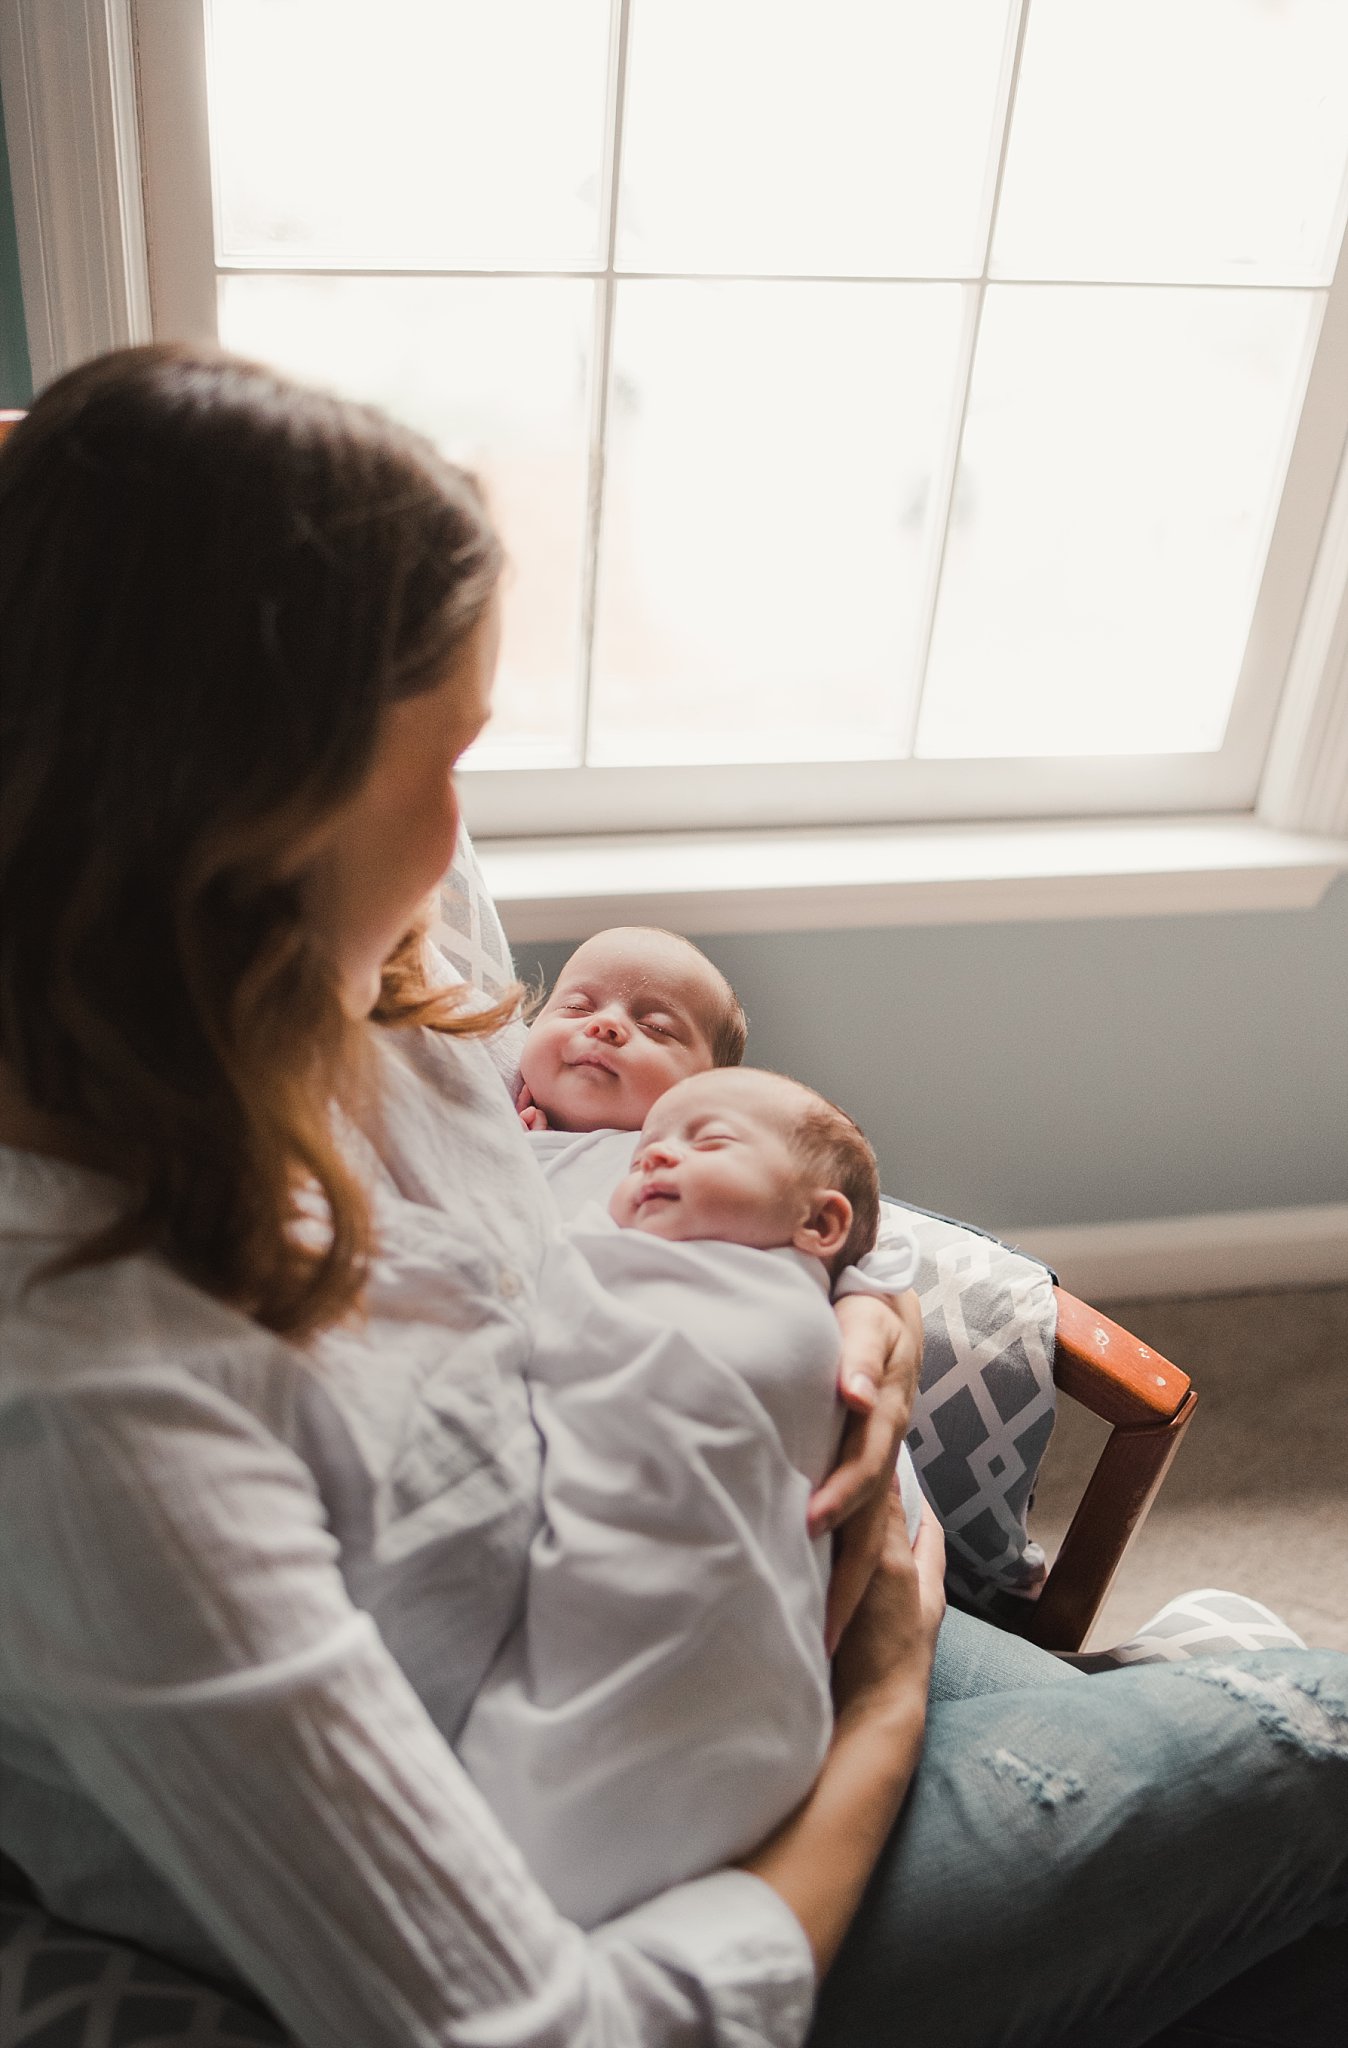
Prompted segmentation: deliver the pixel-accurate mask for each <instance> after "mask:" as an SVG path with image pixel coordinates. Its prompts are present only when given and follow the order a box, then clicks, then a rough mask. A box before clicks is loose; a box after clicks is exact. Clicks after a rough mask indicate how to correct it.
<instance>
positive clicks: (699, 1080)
mask: <svg viewBox="0 0 1348 2048" xmlns="http://www.w3.org/2000/svg"><path fill="white" fill-rule="evenodd" d="M811 1100H812V1098H811V1096H810V1092H809V1090H808V1089H807V1088H803V1087H802V1086H801V1084H800V1083H799V1082H798V1081H792V1080H789V1079H788V1078H787V1076H786V1075H785V1074H770V1073H767V1072H765V1071H764V1070H763V1069H762V1068H759V1067H714V1068H713V1069H712V1070H711V1072H710V1073H707V1074H695V1075H694V1076H692V1078H691V1079H689V1080H686V1081H680V1082H678V1083H677V1085H676V1086H675V1087H673V1088H671V1089H670V1090H669V1091H668V1093H667V1094H665V1095H663V1096H662V1097H661V1099H660V1102H659V1103H658V1104H657V1105H656V1109H655V1111H654V1112H652V1114H653V1116H654V1115H656V1114H658V1113H659V1112H660V1111H661V1110H662V1109H663V1110H665V1112H666V1114H680V1113H681V1114H684V1115H687V1116H697V1117H701V1116H716V1115H731V1116H734V1115H737V1114H738V1115H743V1116H748V1117H750V1118H752V1119H753V1120H754V1121H756V1122H759V1123H765V1124H769V1125H771V1126H772V1127H773V1128H774V1129H776V1130H778V1131H780V1132H781V1133H782V1134H783V1136H789V1135H790V1133H791V1132H792V1131H794V1130H795V1129H796V1128H797V1127H798V1125H799V1124H800V1121H801V1119H802V1117H803V1116H804V1115H805V1114H806V1112H807V1110H808V1109H809V1107H810V1103H811Z"/></svg>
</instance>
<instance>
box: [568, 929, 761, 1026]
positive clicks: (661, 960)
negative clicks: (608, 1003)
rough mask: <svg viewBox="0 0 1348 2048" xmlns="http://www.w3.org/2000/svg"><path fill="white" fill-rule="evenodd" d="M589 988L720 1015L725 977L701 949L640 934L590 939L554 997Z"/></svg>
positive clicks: (572, 960) (572, 961)
mask: <svg viewBox="0 0 1348 2048" xmlns="http://www.w3.org/2000/svg"><path fill="white" fill-rule="evenodd" d="M587 983H590V984H594V985H596V986H602V987H603V988H605V989H606V990H608V991H610V992H611V993H613V994H616V995H619V996H623V997H637V996H640V997H642V998H643V999H645V1000H647V1001H649V1000H650V999H651V998H652V997H656V998H659V997H663V998H665V999H667V1000H668V1001H670V1002H673V1003H677V1004H679V1005H680V1006H681V1007H683V1008H686V1009H692V1010H696V1011H697V1012H698V1013H699V1014H703V1013H706V1012H710V1011H714V1009H715V1007H716V1004H717V1002H718V1000H719V998H720V993H721V988H720V976H719V975H718V974H717V971H716V969H715V968H714V967H713V966H712V964H711V962H710V960H708V959H706V958H705V957H704V955H702V954H701V953H699V952H698V950H697V948H696V946H691V945H688V944H686V943H685V942H684V941H683V940H681V939H676V938H674V937H673V936H669V937H666V936H665V934H664V933H663V932H649V933H648V932H644V931H639V930H638V931H634V932H633V933H631V934H630V935H629V934H627V933H625V932H624V933H618V932H614V933H608V932H601V933H600V934H599V936H598V937H597V938H594V939H587V940H586V942H585V944H584V945H583V946H578V947H577V948H576V950H575V952H574V953H573V954H572V955H571V958H570V959H569V960H568V961H567V963H566V965H565V967H564V968H563V969H562V971H561V974H560V975H559V976H558V978H557V986H556V988H555V989H554V990H553V994H554V995H556V994H557V993H558V991H560V990H562V989H565V988H567V987H574V986H584V985H585V984H587Z"/></svg>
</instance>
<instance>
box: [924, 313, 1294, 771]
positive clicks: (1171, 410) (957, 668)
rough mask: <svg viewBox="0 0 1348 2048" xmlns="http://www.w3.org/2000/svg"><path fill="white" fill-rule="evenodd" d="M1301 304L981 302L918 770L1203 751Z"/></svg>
mask: <svg viewBox="0 0 1348 2048" xmlns="http://www.w3.org/2000/svg"><path fill="white" fill-rule="evenodd" d="M1319 303H1320V300H1319V295H1317V294H1312V293H1309V292H1238V291H1183V290H1166V289H1152V290H1148V289H1145V288H1141V289H1130V288H1128V287H1126V286H1119V287H1114V288H1109V287H1091V286H1076V287H1073V286H1045V287H1042V288H1036V287H1034V286H1027V285H1022V286H1014V285H1003V286H990V287H989V289H988V295H987V301H986V304H985V307H984V313H983V323H982V328H981V331H980V336H979V349H978V358H977V362H976V365H975V372H974V381H973V388H972V391H971V394H970V406H969V416H968V421H967V423H966V429H965V437H964V446H963V453H962V461H961V467H960V476H959V483H958V487H957V491H956V498H955V506H954V511H953V515H952V521H951V529H950V538H949V543H948V548H947V554H946V561H945V571H944V575H943V577H942V583H941V592H940V602H939V606H938V609H937V616H936V628H935V634H934V638H933V643H932V651H931V660H930V663H929V667H928V673H927V685H926V690H925V692H924V696H923V704H922V717H921V721H920V725H919V731H918V753H919V754H920V755H926V756H934V755H1017V754H1129V753H1159V752H1170V751H1174V752H1178V753H1184V752H1190V751H1199V750H1205V749H1211V748H1214V747H1217V746H1219V745H1220V743H1221V739H1222V734H1223V731H1224V730H1225V726H1226V719H1227V714H1228V712H1229V710H1230V707H1231V699H1232V695H1233V693H1234V690H1235V685H1236V680H1237V675H1238V671H1239V667H1240V662H1241V658H1242V655H1243V652H1244V647H1245V641H1246V636H1247V634H1248V632H1249V626H1250V615H1251V611H1252V608H1253V604H1254V598H1255V593H1256V586H1257V582H1258V578H1259V575H1260V572H1261V570H1262V568H1263V560H1264V555H1265V552H1266V550H1267V545H1268V534H1269V528H1270V524H1271V520H1272V513H1273V509H1274V505H1275V502H1276V498H1277V494H1278V492H1279V491H1280V490H1281V488H1282V479H1283V470H1284V467H1285V464H1286V459H1287V454H1288V450H1289V446H1290V439H1291V427H1292V416H1293V410H1294V407H1295V405H1296V404H1297V402H1298V401H1299V399H1300V395H1301V390H1302V384H1303V378H1304V365H1305V360H1306V356H1307V352H1308V351H1307V343H1308V338H1309V337H1308V329H1309V325H1310V322H1311V320H1312V318H1313V317H1315V316H1316V315H1317V314H1318V308H1319Z"/></svg>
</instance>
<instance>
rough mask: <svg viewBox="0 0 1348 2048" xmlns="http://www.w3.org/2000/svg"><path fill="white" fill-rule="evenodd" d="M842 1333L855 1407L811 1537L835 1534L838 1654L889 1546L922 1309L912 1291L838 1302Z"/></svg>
mask: <svg viewBox="0 0 1348 2048" xmlns="http://www.w3.org/2000/svg"><path fill="white" fill-rule="evenodd" d="M834 1314H835V1315H836V1316H837V1318H838V1322H839V1325H840V1327H841V1329H842V1338H843V1352H842V1360H841V1362H840V1365H839V1369H838V1389H839V1394H840V1396H841V1398H842V1400H843V1401H844V1402H845V1403H846V1404H847V1406H848V1407H849V1408H850V1409H851V1411H852V1412H851V1414H850V1415H849V1416H848V1419H847V1425H846V1428H845V1429H844V1431H843V1439H842V1444H841V1446H840V1448H839V1452H838V1462H837V1464H836V1465H835V1467H834V1469H833V1471H832V1472H831V1473H830V1474H829V1477H828V1478H827V1479H826V1480H825V1481H824V1483H823V1485H822V1486H821V1487H819V1488H817V1490H816V1492H815V1494H814V1496H813V1498H812V1500H811V1502H810V1533H811V1535H812V1536H819V1535H823V1534H826V1533H827V1532H828V1531H829V1530H835V1531H836V1532H837V1533H836V1535H835V1537H834V1553H833V1575H832V1578H831V1579H830V1581H829V1592H828V1614H827V1617H826V1622H825V1634H826V1636H827V1640H828V1646H829V1649H830V1651H831V1650H833V1649H835V1648H836V1646H837V1644H838V1642H839V1639H840V1638H841V1636H842V1632H843V1630H844V1629H845V1628H846V1626H847V1624H848V1622H849V1620H850V1619H851V1617H852V1615H853V1613H854V1612H855V1611H856V1607H857V1603H858V1601H859V1600H860V1599H861V1596H862V1594H863V1593H864V1592H865V1590H866V1587H867V1586H868V1585H869V1583H870V1580H871V1575H872V1574H873V1572H874V1571H875V1568H876V1565H877V1564H878V1562H879V1559H880V1553H881V1551H882V1549H883V1548H884V1542H885V1532H886V1529H887V1527H888V1518H889V1495H890V1492H891V1490H892V1484H893V1479H894V1466H895V1464H896V1462H897V1460H898V1455H899V1447H900V1445H901V1444H902V1443H903V1439H904V1436H905V1435H906V1433H907V1429H908V1418H909V1415H910V1414H911V1412H912V1406H913V1397H914V1395H915V1394H916V1392H917V1376H918V1372H919V1370H920V1368H921V1364H922V1311H921V1309H920V1308H919V1307H918V1302H917V1296H916V1295H915V1294H914V1293H913V1292H912V1290H911V1288H910V1289H909V1290H908V1291H907V1292H906V1293H904V1294H900V1295H896V1296H894V1297H892V1298H890V1299H885V1298H883V1297H881V1296H878V1295H869V1294H848V1295H844V1296H843V1298H842V1299H841V1300H840V1301H837V1302H835V1303H834Z"/></svg>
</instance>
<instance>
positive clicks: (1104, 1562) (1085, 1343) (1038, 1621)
mask: <svg viewBox="0 0 1348 2048" xmlns="http://www.w3.org/2000/svg"><path fill="white" fill-rule="evenodd" d="M1055 1293H1056V1296H1057V1303H1058V1335H1057V1348H1056V1350H1055V1352H1054V1361H1053V1377H1054V1379H1055V1380H1056V1381H1057V1384H1058V1386H1059V1388H1060V1389H1061V1391H1062V1392H1063V1393H1065V1394H1069V1395H1070V1396H1071V1397H1072V1399H1073V1400H1076V1401H1080V1402H1081V1404H1082V1406H1083V1407H1085V1408H1089V1409H1090V1411H1091V1413H1092V1414H1094V1415H1098V1416H1099V1417H1100V1418H1101V1420H1102V1421H1105V1422H1108V1423H1111V1424H1112V1425H1113V1428H1112V1431H1111V1434H1110V1437H1109V1440H1108V1442H1107V1443H1106V1444H1105V1447H1104V1449H1103V1451H1102V1452H1101V1453H1100V1458H1099V1462H1098V1463H1097V1465H1096V1467H1095V1470H1094V1472H1093V1473H1092V1474H1091V1477H1090V1481H1089V1483H1088V1484H1087V1487H1086V1491H1085V1492H1084V1493H1083V1495H1082V1497H1081V1501H1080V1504H1079V1505H1078V1507H1077V1511H1076V1514H1075V1515H1074V1516H1073V1517H1072V1523H1071V1527H1070V1528H1069V1529H1068V1531H1067V1534H1066V1535H1065V1536H1064V1538H1063V1540H1062V1543H1061V1545H1060V1547H1059V1550H1058V1555H1057V1557H1056V1558H1055V1560H1054V1563H1053V1569H1052V1571H1051V1572H1050V1573H1049V1575H1048V1579H1047V1581H1046V1583H1045V1586H1044V1590H1043V1592H1042V1593H1041V1594H1040V1596H1039V1598H1038V1600H1036V1601H1035V1603H1034V1605H1033V1607H1032V1608H1031V1610H1030V1612H1029V1613H1028V1614H1027V1616H1026V1619H1025V1622H1024V1624H1023V1628H1024V1633H1025V1634H1026V1635H1027V1636H1028V1637H1029V1639H1030V1640H1031V1642H1035V1643H1038V1644H1039V1645H1040V1646H1041V1647H1042V1648H1043V1649H1046V1650H1079V1649H1081V1648H1082V1646H1083V1645H1084V1643H1085V1641H1086V1638H1087V1636H1088V1635H1089V1634H1090V1630H1091V1626H1092V1624H1093V1623H1094V1621H1095V1617H1096V1615H1097V1614H1098V1613H1099V1611H1100V1609H1101V1607H1102V1606H1103V1605H1104V1602H1105V1597H1106V1595H1107V1594H1108V1592H1109V1589H1110V1586H1111V1585H1112V1583H1113V1580H1114V1575H1115V1573H1116V1572H1117V1571H1118V1568H1119V1566H1120V1564H1121V1563H1122V1562H1123V1557H1124V1553H1125V1551H1126V1550H1127V1548H1128V1546H1129V1544H1130V1543H1131V1542H1132V1540H1133V1538H1134V1536H1136V1534H1137V1532H1138V1530H1139V1529H1140V1528H1141V1527H1142V1524H1143V1522H1144V1521H1145V1520H1146V1517H1147V1513H1148V1510H1149V1509H1150V1507H1151V1504H1152V1502H1153V1500H1154V1499H1155V1498H1156V1495H1157V1493H1158V1492H1159V1491H1160V1486H1161V1482H1162V1480H1163V1479H1164V1478H1165V1475H1166V1473H1167V1472H1168V1471H1169V1469H1170V1466H1171V1462H1172V1461H1173V1459H1174V1456H1175V1453H1176V1451H1177V1450H1178V1449H1179V1447H1180V1444H1181V1442H1182V1441H1183V1438H1184V1433H1185V1431H1186V1430H1187V1429H1188V1427H1189V1423H1190V1421H1191V1420H1192V1418H1193V1412H1194V1410H1195V1408H1196V1407H1197V1406H1198V1396H1197V1394H1196V1393H1195V1392H1194V1390H1193V1388H1192V1386H1191V1385H1190V1383H1189V1376H1188V1374H1187V1373H1183V1372H1181V1371H1180V1369H1179V1367H1178V1366H1176V1365H1172V1364H1171V1362H1170V1360H1169V1359H1168V1358H1162V1356H1161V1354H1160V1353H1159V1352H1158V1351H1153V1350H1152V1349H1151V1348H1150V1346H1149V1345H1146V1344H1140V1343H1139V1342H1138V1340H1137V1338H1136V1337H1134V1336H1132V1335H1130V1333H1129V1332H1128V1331H1127V1330H1124V1329H1121V1328H1120V1327H1119V1325H1118V1324H1117V1323H1112V1322H1111V1321H1110V1320H1109V1317H1108V1316H1102V1315H1101V1314H1100V1313H1099V1311H1098V1310H1097V1309H1093V1308H1090V1307H1088V1306H1087V1304H1086V1303H1085V1302H1084V1301H1078V1300H1077V1298H1076V1296H1075V1295H1073V1294H1065V1293H1064V1292H1063V1291H1062V1289H1061V1288H1057V1289H1055Z"/></svg>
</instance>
